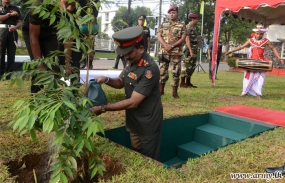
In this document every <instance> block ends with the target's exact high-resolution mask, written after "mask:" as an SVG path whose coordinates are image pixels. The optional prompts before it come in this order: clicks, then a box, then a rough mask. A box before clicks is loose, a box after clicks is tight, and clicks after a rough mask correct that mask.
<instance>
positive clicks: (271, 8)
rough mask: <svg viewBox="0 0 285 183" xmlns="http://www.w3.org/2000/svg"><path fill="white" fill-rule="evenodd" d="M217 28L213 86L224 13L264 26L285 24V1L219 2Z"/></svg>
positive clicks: (216, 10) (248, 0)
mask: <svg viewBox="0 0 285 183" xmlns="http://www.w3.org/2000/svg"><path fill="white" fill-rule="evenodd" d="M215 8H216V9H215V26H214V38H213V52H212V58H213V61H212V71H213V72H212V84H213V85H214V84H215V74H216V72H215V68H216V55H217V45H218V39H219V30H220V19H221V14H222V13H223V11H230V12H233V13H234V14H236V15H238V16H240V17H242V18H245V19H249V20H252V21H255V22H259V23H263V25H264V26H269V25H270V24H274V23H279V24H285V1H281V0H217V1H216V7H215Z"/></svg>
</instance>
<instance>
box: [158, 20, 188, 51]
mask: <svg viewBox="0 0 285 183" xmlns="http://www.w3.org/2000/svg"><path fill="white" fill-rule="evenodd" d="M158 32H159V33H161V36H162V38H163V40H164V41H165V43H167V44H168V45H172V44H174V43H175V42H177V41H178V40H179V39H181V37H182V35H183V34H186V35H187V31H186V26H185V24H184V23H183V22H179V21H176V22H171V21H166V22H163V23H162V24H161V25H160V27H159V29H158ZM181 50H182V45H179V46H176V47H174V48H173V49H172V50H171V51H170V52H169V53H168V54H170V55H175V54H177V53H180V52H181ZM163 53H164V54H165V53H166V52H165V51H164V48H163V46H162V44H160V51H159V54H163Z"/></svg>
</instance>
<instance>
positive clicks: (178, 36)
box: [157, 6, 187, 98]
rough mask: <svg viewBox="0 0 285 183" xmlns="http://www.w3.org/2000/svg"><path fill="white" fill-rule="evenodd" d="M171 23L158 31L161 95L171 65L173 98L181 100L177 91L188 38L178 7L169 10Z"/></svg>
mask: <svg viewBox="0 0 285 183" xmlns="http://www.w3.org/2000/svg"><path fill="white" fill-rule="evenodd" d="M168 16H169V21H165V22H163V23H162V24H161V25H160V27H159V29H158V34H157V37H158V41H159V42H160V51H159V68H160V81H159V82H160V94H161V95H163V94H164V86H165V83H166V81H167V80H168V78H169V76H168V67H169V64H170V63H171V68H170V70H171V73H172V78H173V81H172V82H171V86H172V96H173V97H174V98H179V96H178V94H177V89H178V85H179V77H180V73H181V56H182V55H181V49H182V46H181V45H182V43H183V42H184V41H185V38H186V36H187V31H186V26H185V24H184V23H182V22H179V21H178V20H177V18H178V7H177V6H173V7H171V8H170V9H169V10H168Z"/></svg>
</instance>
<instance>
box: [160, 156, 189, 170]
mask: <svg viewBox="0 0 285 183" xmlns="http://www.w3.org/2000/svg"><path fill="white" fill-rule="evenodd" d="M162 163H163V164H164V165H165V166H166V167H173V168H180V167H181V166H182V165H183V164H184V163H185V161H183V160H182V159H180V158H178V157H174V158H172V159H170V160H168V161H166V162H162Z"/></svg>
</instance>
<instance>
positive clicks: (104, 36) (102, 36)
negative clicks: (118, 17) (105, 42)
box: [96, 17, 110, 39]
mask: <svg viewBox="0 0 285 183" xmlns="http://www.w3.org/2000/svg"><path fill="white" fill-rule="evenodd" d="M97 23H98V25H102V17H98V18H97ZM105 32H106V30H102V26H100V28H99V31H98V34H97V36H96V37H97V38H98V39H110V37H109V35H108V34H106V33H105Z"/></svg>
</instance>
